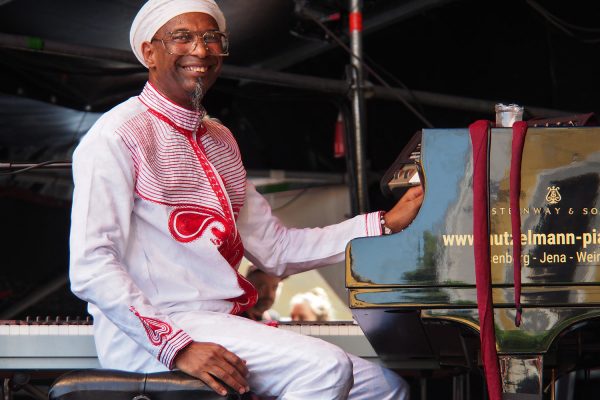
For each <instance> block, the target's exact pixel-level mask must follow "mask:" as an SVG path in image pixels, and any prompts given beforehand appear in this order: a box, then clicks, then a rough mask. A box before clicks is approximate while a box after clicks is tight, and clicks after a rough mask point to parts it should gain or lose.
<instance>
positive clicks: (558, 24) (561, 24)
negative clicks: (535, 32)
mask: <svg viewBox="0 0 600 400" xmlns="http://www.w3.org/2000/svg"><path fill="white" fill-rule="evenodd" d="M526 3H527V4H528V5H529V6H530V7H531V8H533V10H534V11H536V12H537V13H538V14H540V15H541V16H542V17H544V19H546V20H547V21H548V22H549V23H550V24H552V25H554V27H555V28H557V29H558V30H560V31H562V32H563V33H565V34H566V35H567V36H570V37H572V38H574V39H576V40H579V41H580V42H583V43H587V44H596V43H600V38H592V39H584V38H581V37H580V36H579V35H578V34H576V33H574V32H573V31H571V29H575V30H578V31H582V32H587V33H600V28H587V27H583V26H579V25H575V24H571V23H569V22H566V21H564V20H562V19H560V18H558V17H557V16H555V15H554V14H552V13H550V12H549V11H548V10H546V9H545V8H543V7H542V6H541V5H539V4H538V3H537V2H535V1H533V0H526Z"/></svg>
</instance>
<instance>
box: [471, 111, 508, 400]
mask: <svg viewBox="0 0 600 400" xmlns="http://www.w3.org/2000/svg"><path fill="white" fill-rule="evenodd" d="M490 126H491V124H490V122H489V121H484V120H480V121H476V122H474V123H472V124H471V125H470V126H469V133H470V135H471V143H472V145H473V252H474V255H475V281H476V285H477V308H478V311H479V325H480V339H481V359H482V361H483V370H484V373H485V380H486V382H487V387H488V394H489V397H490V400H501V399H502V386H501V383H500V372H499V368H498V354H497V353H496V332H495V329H494V307H493V304H492V303H493V299H492V277H491V265H490V230H489V225H488V223H489V221H488V210H489V204H488V190H489V176H488V165H489V155H488V152H489V134H490Z"/></svg>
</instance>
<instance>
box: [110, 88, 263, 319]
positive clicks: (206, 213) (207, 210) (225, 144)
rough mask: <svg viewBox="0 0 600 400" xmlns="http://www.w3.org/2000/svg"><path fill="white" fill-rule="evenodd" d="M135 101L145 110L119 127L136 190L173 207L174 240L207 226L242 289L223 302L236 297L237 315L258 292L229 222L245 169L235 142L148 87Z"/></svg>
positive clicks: (240, 197) (242, 193)
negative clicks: (244, 270)
mask: <svg viewBox="0 0 600 400" xmlns="http://www.w3.org/2000/svg"><path fill="white" fill-rule="evenodd" d="M139 99H140V101H141V102H142V103H143V104H144V105H146V106H147V107H148V112H147V113H143V114H140V115H138V116H136V117H134V118H132V119H131V120H129V121H127V122H126V123H125V124H123V125H122V126H121V128H120V129H119V130H118V134H119V135H120V137H121V138H122V140H123V141H124V143H125V145H126V146H127V148H128V149H129V151H130V153H131V156H132V159H133V162H134V166H135V170H136V182H135V191H136V193H137V195H138V196H139V197H141V198H143V199H145V200H148V201H152V202H155V203H159V204H163V205H166V206H171V207H174V210H173V211H172V212H171V215H170V217H169V222H168V229H169V231H170V232H171V234H172V235H173V237H174V238H175V239H176V240H178V241H180V242H191V241H193V240H195V239H197V238H199V237H201V236H202V235H203V234H205V233H206V232H207V229H208V230H209V232H210V233H211V234H212V238H211V241H212V243H213V244H214V245H216V246H218V250H219V252H220V253H221V255H222V256H223V257H224V258H225V259H226V260H227V262H228V263H229V264H230V265H231V267H232V268H233V269H234V271H235V272H236V275H237V280H238V285H239V286H240V288H241V289H242V290H243V291H244V294H243V295H241V296H239V297H236V298H235V299H228V300H230V301H232V302H234V308H233V310H232V313H239V312H242V311H244V310H245V309H247V308H249V307H251V306H252V305H254V303H255V302H256V298H257V295H256V290H255V289H254V287H253V286H252V284H250V283H249V282H248V281H246V280H245V279H244V278H243V277H242V276H241V275H239V273H237V266H238V265H239V262H240V260H241V259H242V256H243V254H244V246H243V244H242V240H241V238H240V236H239V233H238V231H237V228H236V226H235V220H236V219H237V217H238V214H239V211H240V209H241V208H242V206H243V204H244V200H245V197H246V171H245V170H244V166H243V164H242V161H241V157H240V154H239V149H238V146H237V143H236V141H235V139H234V138H233V135H232V134H231V132H229V130H228V129H227V128H225V127H224V126H223V125H221V124H219V123H218V122H216V121H213V120H210V119H205V120H204V121H203V123H201V124H200V120H201V119H202V117H203V113H194V112H191V111H189V110H184V109H181V108H180V107H178V106H176V105H174V104H172V103H170V102H168V101H166V100H168V99H165V98H163V97H162V96H161V95H160V94H159V93H158V92H157V91H156V90H155V89H154V88H153V87H152V85H150V84H148V85H147V86H146V88H144V91H143V92H142V94H141V95H140V97H139ZM194 132H197V138H196V140H194V135H193V133H194ZM221 182H222V183H221Z"/></svg>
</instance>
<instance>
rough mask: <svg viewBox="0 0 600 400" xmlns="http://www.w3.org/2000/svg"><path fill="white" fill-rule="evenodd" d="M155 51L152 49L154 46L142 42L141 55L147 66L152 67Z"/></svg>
mask: <svg viewBox="0 0 600 400" xmlns="http://www.w3.org/2000/svg"><path fill="white" fill-rule="evenodd" d="M155 54H156V52H155V51H154V46H153V45H152V43H150V42H144V43H142V55H143V56H144V61H145V62H146V65H147V66H148V68H152V67H153V66H154V63H155V60H154V56H155Z"/></svg>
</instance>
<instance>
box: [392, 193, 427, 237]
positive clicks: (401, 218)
mask: <svg viewBox="0 0 600 400" xmlns="http://www.w3.org/2000/svg"><path fill="white" fill-rule="evenodd" d="M421 203H423V187H421V186H415V187H412V188H410V189H408V190H407V191H406V193H404V196H402V197H401V198H400V200H398V202H397V203H396V205H395V206H394V207H393V208H392V209H391V210H390V211H388V212H387V213H385V215H384V216H383V219H384V221H385V226H387V227H388V228H390V229H391V230H392V232H394V233H396V232H400V231H401V230H402V229H404V228H406V227H407V226H408V224H410V223H411V222H412V220H413V219H414V218H415V216H416V215H417V212H418V211H419V208H420V207H421Z"/></svg>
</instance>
